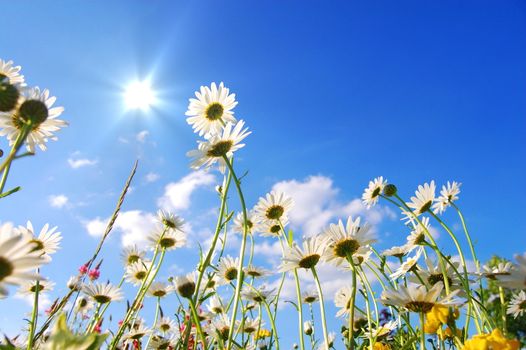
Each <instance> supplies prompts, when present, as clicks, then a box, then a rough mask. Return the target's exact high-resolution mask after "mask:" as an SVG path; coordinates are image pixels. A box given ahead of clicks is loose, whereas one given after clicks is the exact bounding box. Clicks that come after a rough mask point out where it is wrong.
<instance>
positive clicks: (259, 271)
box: [243, 265, 271, 278]
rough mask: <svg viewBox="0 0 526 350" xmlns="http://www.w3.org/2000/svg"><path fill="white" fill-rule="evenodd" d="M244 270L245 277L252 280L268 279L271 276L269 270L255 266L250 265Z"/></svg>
mask: <svg viewBox="0 0 526 350" xmlns="http://www.w3.org/2000/svg"><path fill="white" fill-rule="evenodd" d="M243 270H244V271H245V275H247V276H250V277H252V278H261V277H266V276H269V275H270V274H271V272H270V271H269V270H267V269H264V268H262V267H258V266H254V265H248V266H246V267H245V268H244V269H243Z"/></svg>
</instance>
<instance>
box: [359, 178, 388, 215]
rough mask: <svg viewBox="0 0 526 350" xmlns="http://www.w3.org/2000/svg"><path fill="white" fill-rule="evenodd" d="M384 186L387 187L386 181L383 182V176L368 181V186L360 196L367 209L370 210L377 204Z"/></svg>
mask: <svg viewBox="0 0 526 350" xmlns="http://www.w3.org/2000/svg"><path fill="white" fill-rule="evenodd" d="M385 185H387V180H384V178H383V176H380V177H377V178H376V179H374V180H372V181H369V186H368V187H367V188H366V189H365V190H364V191H363V195H362V201H363V204H364V205H365V206H366V207H367V209H370V208H371V207H372V206H373V205H375V204H376V203H378V199H379V198H380V195H381V194H382V191H383V190H384V187H385Z"/></svg>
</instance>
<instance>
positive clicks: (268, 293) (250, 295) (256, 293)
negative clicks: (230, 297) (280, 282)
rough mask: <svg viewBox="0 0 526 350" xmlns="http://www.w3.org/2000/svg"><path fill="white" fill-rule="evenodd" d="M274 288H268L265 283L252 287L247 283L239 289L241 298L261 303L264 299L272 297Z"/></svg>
mask: <svg viewBox="0 0 526 350" xmlns="http://www.w3.org/2000/svg"><path fill="white" fill-rule="evenodd" d="M275 292H276V290H275V289H268V287H267V285H265V284H262V285H261V286H259V287H252V286H250V285H247V286H245V287H243V289H242V290H241V295H242V296H243V298H245V299H246V300H249V301H253V302H255V303H262V302H264V301H266V300H270V299H272V298H274V295H275Z"/></svg>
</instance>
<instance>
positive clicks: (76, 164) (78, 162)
mask: <svg viewBox="0 0 526 350" xmlns="http://www.w3.org/2000/svg"><path fill="white" fill-rule="evenodd" d="M98 162H99V161H98V160H96V159H88V158H77V159H73V158H68V164H69V166H70V167H71V168H72V169H78V168H82V167H85V166H93V165H95V164H97V163H98Z"/></svg>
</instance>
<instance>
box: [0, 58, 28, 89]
mask: <svg viewBox="0 0 526 350" xmlns="http://www.w3.org/2000/svg"><path fill="white" fill-rule="evenodd" d="M13 64H14V62H13V61H4V60H2V59H0V82H7V83H9V84H13V85H17V84H18V85H23V84H24V76H23V75H22V74H20V71H21V70H22V67H21V66H13Z"/></svg>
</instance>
